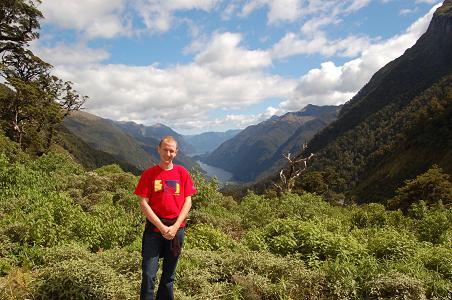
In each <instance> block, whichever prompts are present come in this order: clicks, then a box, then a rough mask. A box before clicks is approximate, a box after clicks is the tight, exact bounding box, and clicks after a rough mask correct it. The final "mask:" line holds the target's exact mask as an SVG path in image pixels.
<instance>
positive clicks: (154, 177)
mask: <svg viewBox="0 0 452 300" xmlns="http://www.w3.org/2000/svg"><path fill="white" fill-rule="evenodd" d="M196 192H197V191H196V188H195V186H194V185H193V181H192V180H191V178H190V174H189V173H188V171H187V170H186V169H185V168H184V167H182V166H179V165H174V164H173V168H172V169H171V170H164V169H162V168H161V167H160V166H159V165H155V166H153V167H151V168H149V169H147V170H145V171H144V172H143V174H141V177H140V181H139V182H138V185H137V187H136V189H135V194H136V195H138V196H140V197H144V198H149V205H150V206H151V208H152V210H153V211H154V213H155V214H156V215H157V216H158V217H160V218H166V219H173V218H177V217H178V216H179V214H180V211H181V210H182V206H183V205H184V203H185V197H188V196H191V195H193V194H195V193H196Z"/></svg>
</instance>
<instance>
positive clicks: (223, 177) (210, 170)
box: [196, 160, 233, 184]
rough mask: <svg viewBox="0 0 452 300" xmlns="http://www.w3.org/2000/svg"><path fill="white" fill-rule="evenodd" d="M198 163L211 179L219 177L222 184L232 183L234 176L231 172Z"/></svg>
mask: <svg viewBox="0 0 452 300" xmlns="http://www.w3.org/2000/svg"><path fill="white" fill-rule="evenodd" d="M196 162H197V163H198V164H199V165H200V166H201V168H202V169H203V170H204V171H205V172H206V173H207V175H208V176H209V177H214V176H215V177H217V179H218V181H219V182H220V184H225V183H227V182H231V181H232V177H233V174H232V173H231V172H228V171H226V170H224V169H221V168H217V167H214V166H211V165H208V164H205V163H203V162H201V161H199V160H197V161H196Z"/></svg>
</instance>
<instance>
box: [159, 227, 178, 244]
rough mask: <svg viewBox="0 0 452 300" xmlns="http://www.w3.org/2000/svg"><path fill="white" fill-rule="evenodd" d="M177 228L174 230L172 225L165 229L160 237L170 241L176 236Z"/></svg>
mask: <svg viewBox="0 0 452 300" xmlns="http://www.w3.org/2000/svg"><path fill="white" fill-rule="evenodd" d="M177 230H178V228H176V227H175V226H174V225H173V226H169V227H166V228H165V230H164V231H161V232H162V235H163V237H164V238H165V239H167V240H172V239H174V237H175V236H176V233H177Z"/></svg>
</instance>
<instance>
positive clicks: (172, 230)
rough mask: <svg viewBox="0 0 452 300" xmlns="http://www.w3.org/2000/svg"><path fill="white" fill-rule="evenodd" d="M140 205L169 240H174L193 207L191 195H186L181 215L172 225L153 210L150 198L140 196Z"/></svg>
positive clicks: (147, 216) (148, 217)
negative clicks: (168, 224)
mask: <svg viewBox="0 0 452 300" xmlns="http://www.w3.org/2000/svg"><path fill="white" fill-rule="evenodd" d="M140 199H141V202H140V207H141V210H142V211H143V214H144V215H145V216H146V218H147V219H148V220H149V221H150V222H151V223H152V224H154V226H155V227H157V228H158V230H160V232H161V233H162V235H163V237H164V238H165V239H167V240H172V239H173V238H174V237H175V236H176V233H177V230H178V229H179V227H180V225H181V224H182V222H183V221H184V220H185V219H186V218H187V217H188V213H189V212H190V209H191V196H188V197H185V202H184V205H183V206H182V209H181V211H180V214H179V216H178V217H177V220H176V223H174V225H171V226H166V225H165V224H163V223H162V221H161V220H160V219H159V217H158V216H157V215H156V214H155V212H154V211H153V210H152V208H151V206H150V205H149V199H148V198H144V197H140Z"/></svg>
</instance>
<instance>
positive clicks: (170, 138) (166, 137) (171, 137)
mask: <svg viewBox="0 0 452 300" xmlns="http://www.w3.org/2000/svg"><path fill="white" fill-rule="evenodd" d="M163 142H174V143H176V148H177V141H176V139H175V138H174V137H173V136H171V135H166V136H164V137H162V139H161V140H160V143H159V148H160V147H162V144H163Z"/></svg>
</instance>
